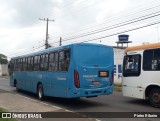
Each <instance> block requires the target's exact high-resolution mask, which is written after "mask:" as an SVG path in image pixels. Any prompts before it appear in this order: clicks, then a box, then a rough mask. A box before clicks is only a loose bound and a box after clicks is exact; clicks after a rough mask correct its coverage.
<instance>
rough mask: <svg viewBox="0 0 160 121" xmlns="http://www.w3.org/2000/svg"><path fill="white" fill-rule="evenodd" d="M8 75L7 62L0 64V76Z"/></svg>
mask: <svg viewBox="0 0 160 121" xmlns="http://www.w3.org/2000/svg"><path fill="white" fill-rule="evenodd" d="M7 75H8V64H0V76H7Z"/></svg>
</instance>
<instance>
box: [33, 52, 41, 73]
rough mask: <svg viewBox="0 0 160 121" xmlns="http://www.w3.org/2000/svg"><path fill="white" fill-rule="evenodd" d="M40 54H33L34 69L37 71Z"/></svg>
mask: <svg viewBox="0 0 160 121" xmlns="http://www.w3.org/2000/svg"><path fill="white" fill-rule="evenodd" d="M39 63H40V56H39V55H36V56H34V71H39Z"/></svg>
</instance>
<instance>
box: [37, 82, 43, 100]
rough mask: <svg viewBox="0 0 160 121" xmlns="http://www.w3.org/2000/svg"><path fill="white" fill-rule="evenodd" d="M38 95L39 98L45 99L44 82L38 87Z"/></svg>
mask: <svg viewBox="0 0 160 121" xmlns="http://www.w3.org/2000/svg"><path fill="white" fill-rule="evenodd" d="M37 95H38V99H40V100H43V99H44V93H43V86H42V84H39V85H38V87H37Z"/></svg>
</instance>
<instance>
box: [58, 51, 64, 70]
mask: <svg viewBox="0 0 160 121" xmlns="http://www.w3.org/2000/svg"><path fill="white" fill-rule="evenodd" d="M58 71H64V51H60V52H59V59H58Z"/></svg>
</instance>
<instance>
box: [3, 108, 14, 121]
mask: <svg viewBox="0 0 160 121" xmlns="http://www.w3.org/2000/svg"><path fill="white" fill-rule="evenodd" d="M2 112H6V110H4V109H3V108H0V114H1V113H2ZM0 121H17V119H14V118H0Z"/></svg>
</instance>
